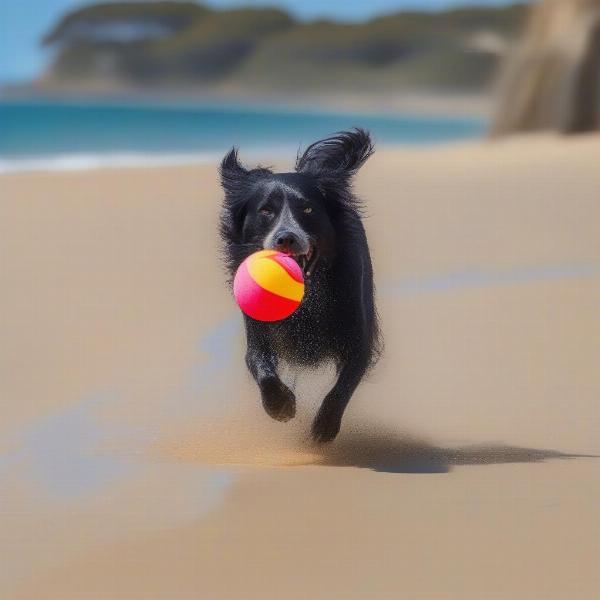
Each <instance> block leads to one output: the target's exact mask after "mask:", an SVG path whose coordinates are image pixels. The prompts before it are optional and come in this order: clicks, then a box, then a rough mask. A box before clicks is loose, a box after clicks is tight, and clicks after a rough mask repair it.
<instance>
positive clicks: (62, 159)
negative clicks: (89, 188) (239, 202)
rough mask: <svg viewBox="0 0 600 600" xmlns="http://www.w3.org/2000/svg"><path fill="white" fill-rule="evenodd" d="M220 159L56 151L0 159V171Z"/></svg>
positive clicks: (198, 155)
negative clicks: (51, 153) (48, 154)
mask: <svg viewBox="0 0 600 600" xmlns="http://www.w3.org/2000/svg"><path fill="white" fill-rule="evenodd" d="M220 158H221V156H220V155H218V154H216V153H215V154H213V153H208V152H206V153H194V154H191V153H190V154H143V153H109V154H57V155H53V156H38V157H26V158H0V173H19V172H28V171H90V170H96V169H114V168H131V167H161V166H173V165H187V164H206V163H211V162H216V161H218V160H219V159H220Z"/></svg>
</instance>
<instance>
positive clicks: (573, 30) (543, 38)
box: [492, 0, 600, 135]
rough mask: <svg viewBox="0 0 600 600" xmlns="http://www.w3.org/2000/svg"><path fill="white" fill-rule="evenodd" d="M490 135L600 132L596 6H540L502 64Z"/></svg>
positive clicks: (557, 0)
mask: <svg viewBox="0 0 600 600" xmlns="http://www.w3.org/2000/svg"><path fill="white" fill-rule="evenodd" d="M498 88H499V90H498V102H497V107H496V112H495V115H494V118H493V122H492V133H493V134H495V135H502V134H507V133H512V132H519V131H537V130H555V131H560V132H563V133H578V132H585V131H592V130H598V129H600V0H542V1H541V2H539V3H538V4H535V5H534V6H533V8H532V11H531V15H530V18H529V21H528V23H527V25H526V27H525V31H524V33H523V36H522V39H521V41H520V42H519V43H518V44H517V45H516V47H515V48H514V50H513V51H512V52H511V53H510V55H509V57H508V58H507V60H506V64H505V66H504V68H503V70H502V73H501V77H500V80H499V86H498Z"/></svg>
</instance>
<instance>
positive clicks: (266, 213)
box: [258, 207, 273, 217]
mask: <svg viewBox="0 0 600 600" xmlns="http://www.w3.org/2000/svg"><path fill="white" fill-rule="evenodd" d="M258 212H259V214H261V215H263V217H272V216H273V211H272V210H271V209H270V208H266V207H265V208H261V209H260V210H259V211H258Z"/></svg>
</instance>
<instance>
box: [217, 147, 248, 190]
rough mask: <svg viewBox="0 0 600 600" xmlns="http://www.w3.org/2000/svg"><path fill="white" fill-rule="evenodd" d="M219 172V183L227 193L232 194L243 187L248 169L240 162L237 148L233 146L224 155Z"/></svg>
mask: <svg viewBox="0 0 600 600" xmlns="http://www.w3.org/2000/svg"><path fill="white" fill-rule="evenodd" d="M219 173H220V175H221V185H222V186H223V189H224V190H225V192H226V193H227V194H233V193H235V192H237V191H238V190H239V189H240V188H243V187H244V184H245V183H246V181H247V177H248V170H247V169H245V168H244V167H243V166H242V165H241V164H240V161H239V159H238V150H237V148H235V147H233V148H232V149H231V150H230V151H229V152H228V153H227V154H226V155H225V157H224V158H223V160H222V161H221V167H220V169H219Z"/></svg>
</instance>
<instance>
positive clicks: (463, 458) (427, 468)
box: [320, 433, 598, 474]
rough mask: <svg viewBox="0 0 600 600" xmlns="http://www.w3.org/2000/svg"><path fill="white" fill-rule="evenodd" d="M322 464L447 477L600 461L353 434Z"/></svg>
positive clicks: (519, 449)
mask: <svg viewBox="0 0 600 600" xmlns="http://www.w3.org/2000/svg"><path fill="white" fill-rule="evenodd" d="M320 454H321V456H322V460H321V464H322V465H328V466H338V467H357V468H363V469H370V470H372V471H379V472H385V473H421V474H433V473H448V472H449V471H450V470H451V469H452V467H454V466H463V465H498V464H508V463H541V462H545V461H547V460H567V459H575V458H598V456H595V455H586V454H570V453H566V452H560V451H557V450H549V449H540V448H524V447H520V446H509V445H505V444H477V445H468V446H459V447H452V448H444V447H440V446H435V445H433V444H430V443H427V442H423V441H420V440H415V439H411V438H402V437H398V436H397V435H391V434H389V435H381V434H380V435H376V436H369V435H366V434H359V433H350V434H347V435H345V436H340V438H339V439H338V440H337V441H336V442H335V443H333V444H332V445H331V446H328V447H325V448H322V449H321V450H320Z"/></svg>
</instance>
